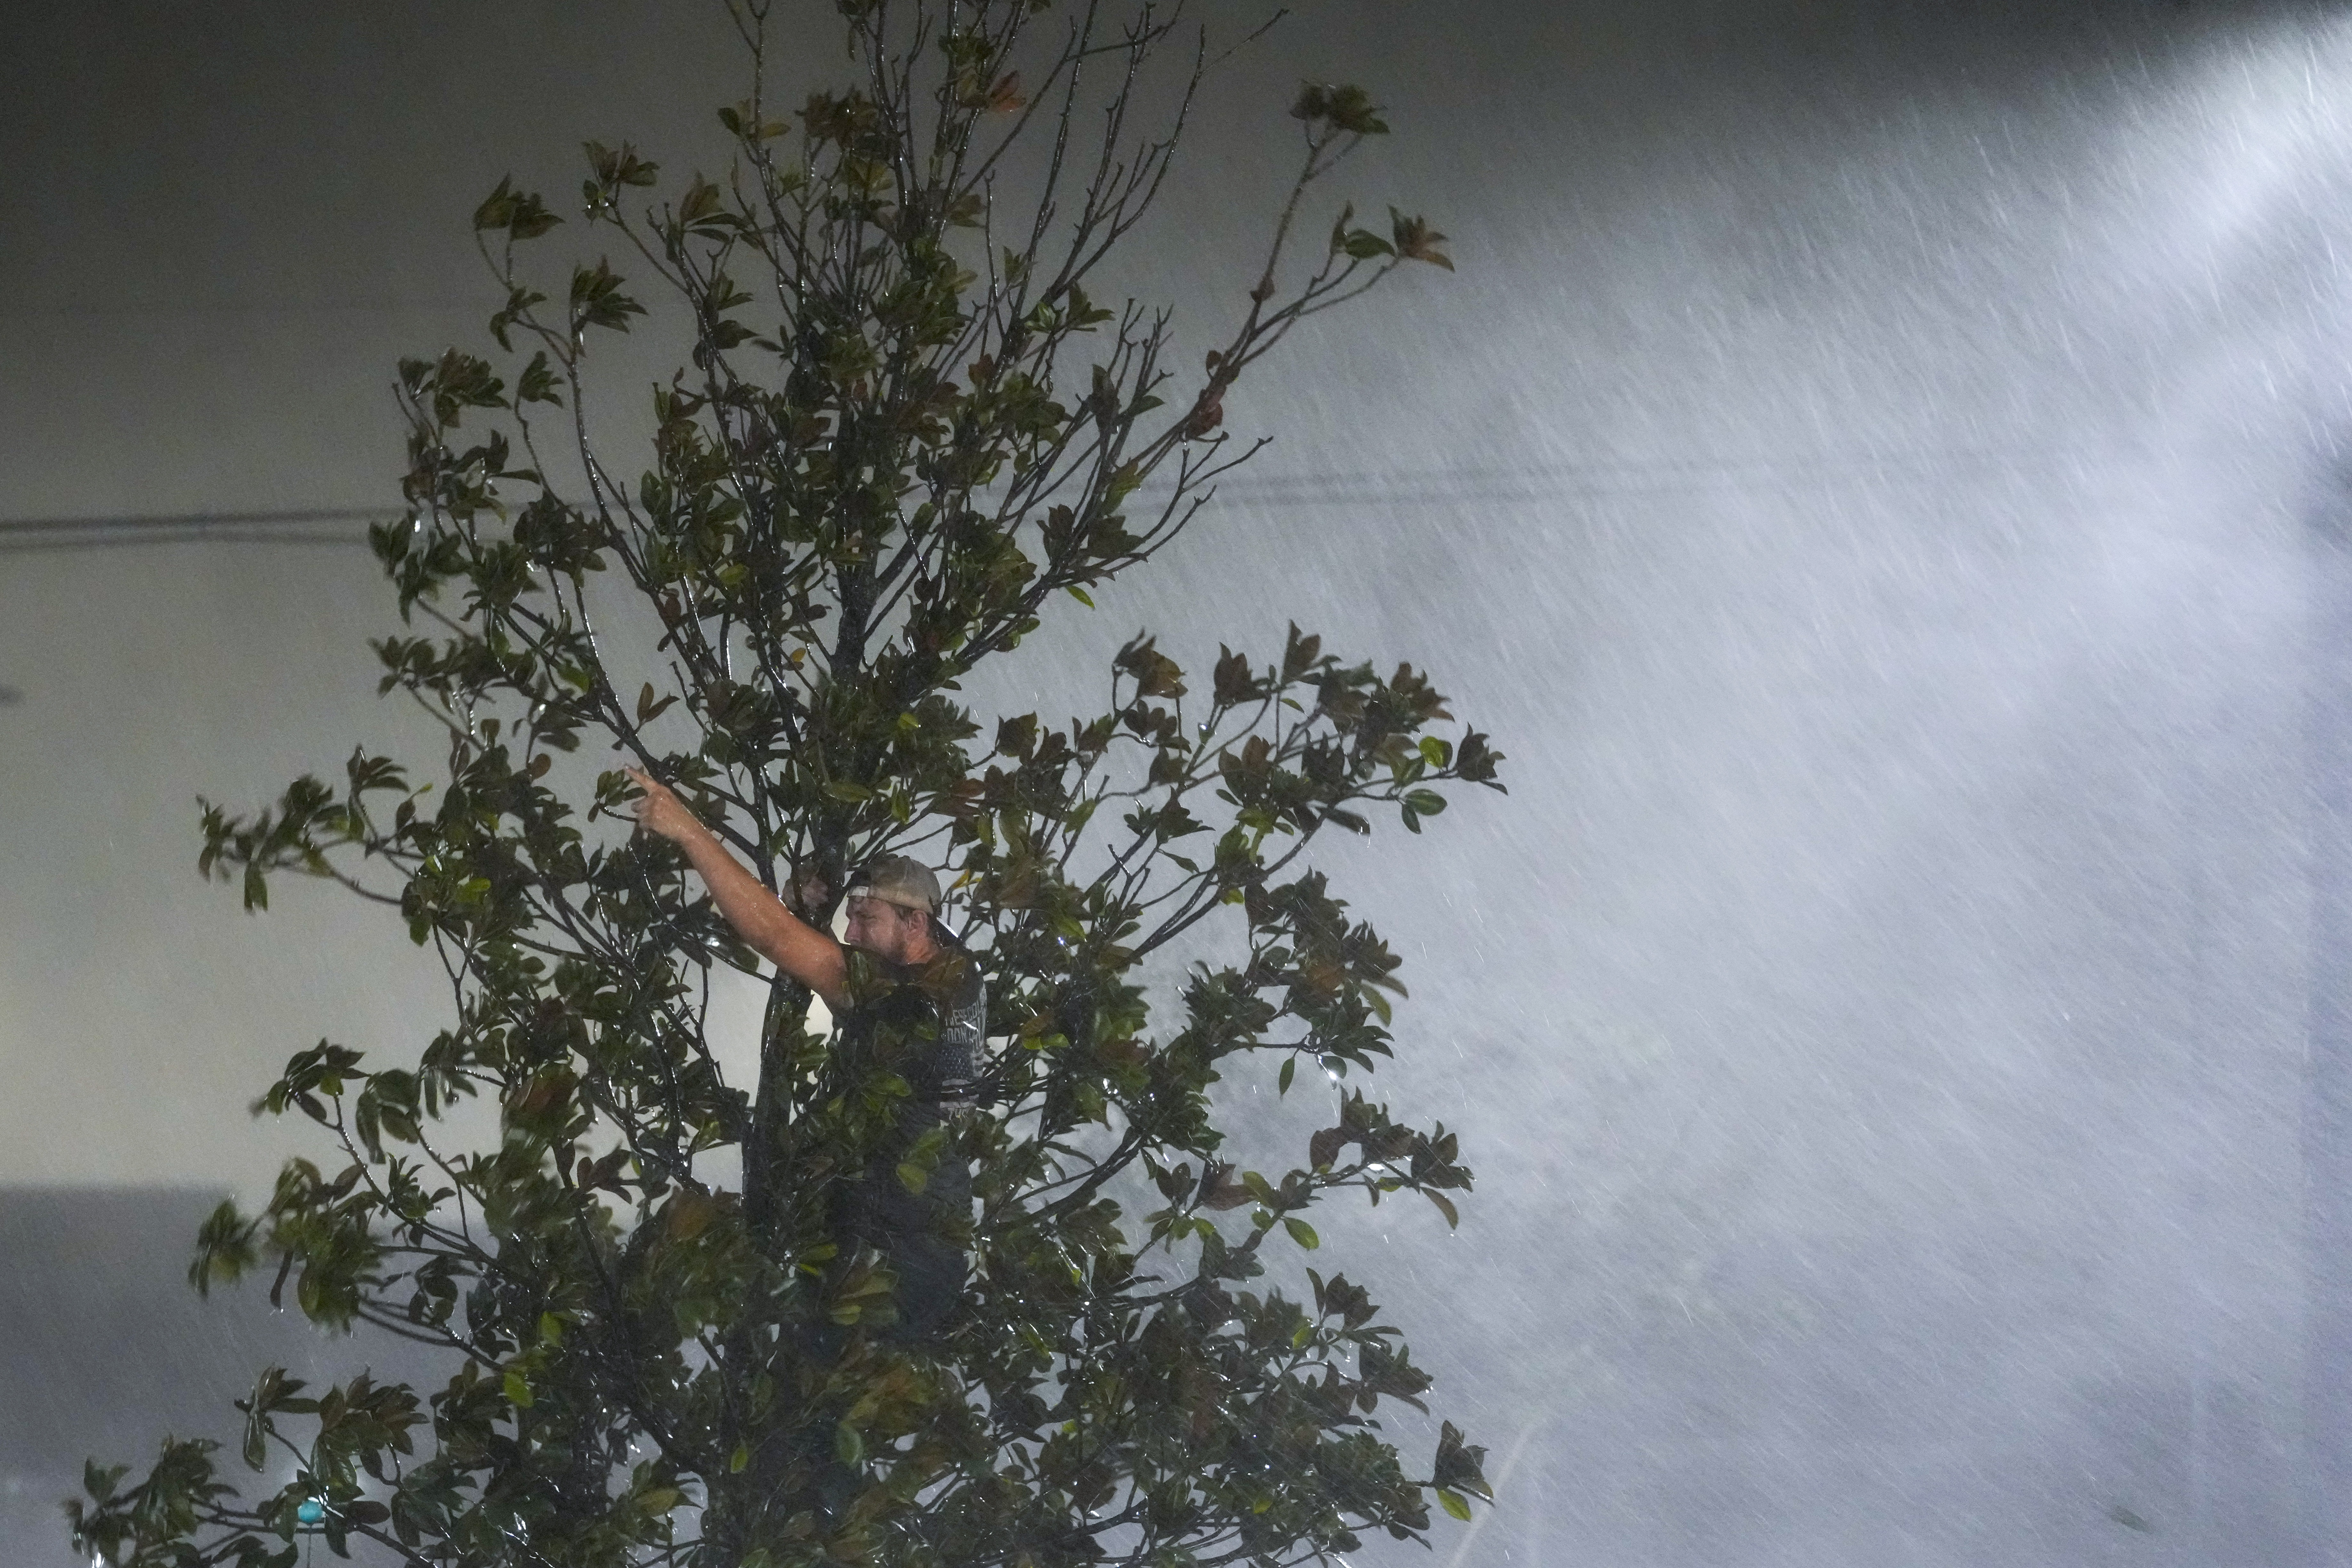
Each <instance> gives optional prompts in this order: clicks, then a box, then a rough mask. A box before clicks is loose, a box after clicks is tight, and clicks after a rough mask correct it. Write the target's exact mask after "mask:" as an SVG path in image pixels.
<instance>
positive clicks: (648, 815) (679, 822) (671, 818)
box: [621, 768, 709, 842]
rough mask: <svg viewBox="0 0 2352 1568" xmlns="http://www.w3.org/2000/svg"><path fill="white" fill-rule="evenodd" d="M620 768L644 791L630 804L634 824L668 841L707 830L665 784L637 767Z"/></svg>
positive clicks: (680, 840) (679, 840) (675, 840)
mask: <svg viewBox="0 0 2352 1568" xmlns="http://www.w3.org/2000/svg"><path fill="white" fill-rule="evenodd" d="M621 771H622V772H624V773H625V774H627V775H628V776H629V777H630V779H633V780H635V783H636V786H637V788H638V789H642V790H644V791H645V793H644V795H642V796H641V797H639V798H638V799H637V800H635V801H634V802H633V803H632V804H631V806H630V812H631V814H632V815H634V816H635V818H636V819H637V826H639V827H641V828H643V829H645V830H646V831H647V832H651V833H659V834H660V835H661V836H662V837H663V838H666V839H668V840H670V841H672V842H683V841H685V840H687V839H688V838H689V837H692V836H694V835H695V834H698V833H702V832H707V831H709V830H708V829H706V828H704V827H703V825H702V824H701V822H699V821H697V820H696V818H695V815H694V813H693V812H691V811H689V810H687V809H686V802H685V801H683V800H679V799H678V798H677V794H676V792H675V791H673V790H672V789H670V787H669V786H668V785H667V784H665V783H663V782H662V781H661V780H660V779H656V778H655V777H654V776H653V775H651V774H650V773H646V772H645V771H643V770H642V769H639V768H622V769H621Z"/></svg>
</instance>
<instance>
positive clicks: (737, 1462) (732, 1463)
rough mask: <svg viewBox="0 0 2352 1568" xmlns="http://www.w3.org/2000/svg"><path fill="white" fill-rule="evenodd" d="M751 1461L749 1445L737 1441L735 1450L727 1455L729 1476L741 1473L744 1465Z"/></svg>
mask: <svg viewBox="0 0 2352 1568" xmlns="http://www.w3.org/2000/svg"><path fill="white" fill-rule="evenodd" d="M750 1463H751V1445H749V1444H748V1443H738V1444H736V1445H735V1451H734V1452H733V1453H731V1454H730V1455H728V1456H727V1473H728V1474H729V1475H730V1476H740V1475H741V1474H742V1473H743V1469H744V1467H745V1466H747V1465H749V1464H750Z"/></svg>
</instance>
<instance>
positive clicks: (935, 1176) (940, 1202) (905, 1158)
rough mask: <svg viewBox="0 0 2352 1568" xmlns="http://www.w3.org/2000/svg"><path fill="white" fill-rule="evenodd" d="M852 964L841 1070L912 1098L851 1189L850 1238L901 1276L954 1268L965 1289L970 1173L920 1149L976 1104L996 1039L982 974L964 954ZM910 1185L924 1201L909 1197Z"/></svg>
mask: <svg viewBox="0 0 2352 1568" xmlns="http://www.w3.org/2000/svg"><path fill="white" fill-rule="evenodd" d="M848 963H849V987H848V989H849V998H848V1006H847V1007H846V1008H845V1009H844V1010H843V1013H842V1017H841V1033H840V1038H839V1040H838V1041H837V1042H836V1044H835V1051H836V1061H835V1067H836V1070H837V1071H839V1072H841V1074H842V1075H843V1081H844V1082H845V1085H846V1084H859V1085H865V1086H870V1085H871V1084H872V1083H873V1082H876V1081H877V1079H878V1078H879V1077H880V1076H881V1075H884V1074H895V1075H896V1076H897V1077H898V1078H900V1079H903V1080H904V1081H905V1082H906V1084H907V1088H908V1092H907V1094H906V1095H905V1096H904V1097H902V1098H899V1099H898V1100H897V1101H896V1102H895V1103H893V1104H892V1106H891V1107H890V1112H889V1124H888V1126H887V1129H886V1130H885V1131H884V1132H883V1133H882V1134H880V1135H879V1136H877V1137H876V1138H875V1139H873V1141H871V1142H870V1143H869V1144H868V1145H867V1148H866V1161H865V1168H864V1170H863V1172H862V1173H861V1174H860V1175H859V1176H856V1178H853V1179H852V1180H851V1181H849V1182H847V1183H845V1185H844V1188H843V1193H842V1197H843V1199H844V1207H843V1210H842V1212H841V1218H842V1220H843V1222H844V1228H845V1229H846V1230H847V1231H848V1232H849V1233H850V1236H851V1238H853V1239H855V1240H856V1241H858V1242H862V1243H864V1244H866V1245H869V1246H872V1247H875V1248H877V1249H880V1250H882V1251H883V1252H885V1253H886V1254H889V1255H890V1256H891V1259H892V1261H893V1262H894V1263H895V1264H897V1265H898V1267H899V1272H900V1273H901V1274H902V1275H905V1274H906V1273H907V1272H908V1270H909V1268H910V1267H912V1268H916V1269H918V1270H921V1271H924V1272H927V1273H934V1274H936V1273H939V1272H940V1271H941V1270H946V1269H948V1268H950V1266H951V1267H952V1271H953V1274H954V1277H955V1281H956V1282H957V1283H958V1284H960V1283H961V1278H962V1270H963V1261H962V1255H963V1253H964V1252H965V1251H966V1250H968V1249H969V1244H970V1232H971V1168H970V1166H968V1165H967V1164H966V1162H965V1161H964V1159H963V1158H962V1156H961V1155H957V1154H955V1153H954V1152H953V1151H952V1150H950V1149H945V1148H941V1149H939V1150H938V1151H937V1153H936V1156H935V1157H930V1156H929V1154H928V1152H926V1151H921V1150H919V1145H920V1144H921V1143H922V1140H923V1135H924V1134H927V1133H929V1132H930V1131H931V1130H932V1129H934V1128H936V1127H938V1126H939V1125H940V1124H941V1123H943V1122H944V1121H946V1119H947V1118H948V1116H949V1115H950V1114H951V1113H953V1112H955V1111H957V1110H959V1109H961V1108H962V1107H963V1106H965V1105H968V1104H970V1103H971V1081H972V1078H973V1075H974V1074H975V1073H976V1072H977V1071H978V1070H979V1066H980V1051H981V1039H982V1034H983V1033H984V1032H985V1012H986V993H985V990H984V988H983V987H982V983H981V977H980V968H979V966H978V965H976V964H974V963H973V962H972V961H971V957H970V956H968V955H966V954H964V953H961V952H959V951H957V950H955V949H953V948H950V949H949V950H947V951H946V952H943V953H941V954H940V956H938V957H936V958H933V959H932V960H931V961H929V963H926V964H920V965H898V964H891V963H887V962H885V961H884V960H881V959H878V958H876V957H875V956H872V955H871V954H868V953H863V952H859V951H857V950H856V949H854V948H853V949H851V950H850V952H849V954H848ZM919 1156H922V1157H919ZM926 1164H928V1166H929V1168H928V1169H920V1168H919V1167H920V1166H924V1165H926ZM901 1166H913V1167H917V1168H913V1169H910V1170H908V1171H906V1172H902V1170H901V1168H900V1167H901ZM910 1179H912V1180H915V1181H917V1182H918V1183H919V1190H909V1181H910Z"/></svg>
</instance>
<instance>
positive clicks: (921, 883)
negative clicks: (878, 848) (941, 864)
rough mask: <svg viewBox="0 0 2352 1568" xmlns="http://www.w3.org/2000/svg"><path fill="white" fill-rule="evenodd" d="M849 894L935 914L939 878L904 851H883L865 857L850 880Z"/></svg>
mask: <svg viewBox="0 0 2352 1568" xmlns="http://www.w3.org/2000/svg"><path fill="white" fill-rule="evenodd" d="M849 896H850V897H852V898H874V899H879V900H881V901H882V902H883V903H884V904H897V905H898V907H899V908H901V909H919V910H921V911H922V912H923V913H924V914H926V915H936V914H938V913H939V909H940V879H939V878H938V877H936V876H934V875H932V874H931V868H930V867H929V866H927V865H925V864H923V862H920V861H918V860H912V859H909V858H908V856H906V855H884V856H882V857H881V858H880V859H879V860H873V861H868V862H866V865H865V867H864V868H863V869H861V870H860V871H859V872H858V873H857V875H856V877H855V878H853V879H852V880H851V882H850V884H849Z"/></svg>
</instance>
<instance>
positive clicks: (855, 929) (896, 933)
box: [848, 894, 929, 964]
mask: <svg viewBox="0 0 2352 1568" xmlns="http://www.w3.org/2000/svg"><path fill="white" fill-rule="evenodd" d="M928 918H929V917H928V916H926V915H924V914H923V913H922V912H921V911H920V910H916V909H901V908H899V907H898V905H897V904H885V903H884V902H883V901H882V900H880V899H878V898H859V897H857V896H856V895H855V894H852V895H851V897H850V900H849V921H848V926H849V945H850V946H853V947H859V948H863V949H864V950H865V951H866V952H868V953H871V954H873V955H874V956H876V957H877V958H883V959H887V960H888V961H889V962H890V963H893V964H905V963H910V962H912V961H913V960H914V956H915V955H914V954H913V953H912V952H911V951H910V949H911V948H913V947H915V946H919V940H920V938H921V937H922V936H924V935H925V934H926V932H927V930H928V926H927V925H926V922H927V920H928Z"/></svg>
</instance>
